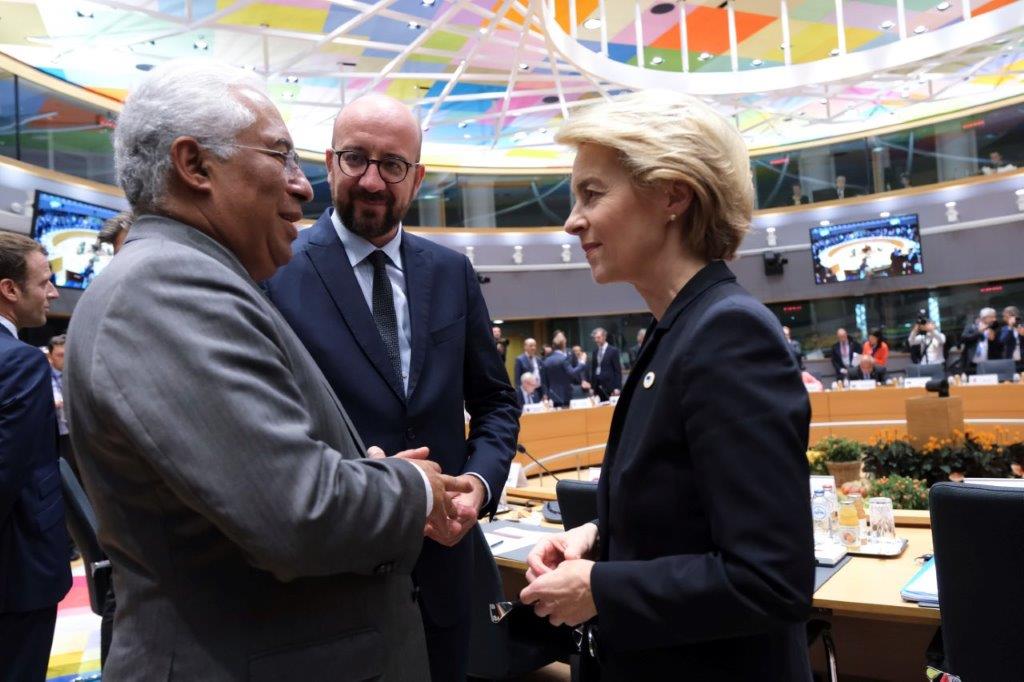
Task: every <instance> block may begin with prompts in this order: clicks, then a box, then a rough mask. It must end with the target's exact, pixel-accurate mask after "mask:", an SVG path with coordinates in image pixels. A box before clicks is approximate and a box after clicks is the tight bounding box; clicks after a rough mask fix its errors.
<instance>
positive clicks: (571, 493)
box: [555, 479, 597, 530]
mask: <svg viewBox="0 0 1024 682" xmlns="http://www.w3.org/2000/svg"><path fill="white" fill-rule="evenodd" d="M555 496H556V497H558V508H559V509H560V510H561V514H562V527H563V528H565V529H566V530H572V529H573V528H576V527H577V526H582V525H583V524H584V523H587V522H588V521H593V520H594V519H596V518H597V483H596V482H592V481H572V480H568V479H566V480H562V481H559V482H558V483H557V485H555Z"/></svg>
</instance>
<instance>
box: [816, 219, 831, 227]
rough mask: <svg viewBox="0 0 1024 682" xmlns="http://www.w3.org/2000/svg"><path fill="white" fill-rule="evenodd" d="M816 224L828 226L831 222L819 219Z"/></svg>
mask: <svg viewBox="0 0 1024 682" xmlns="http://www.w3.org/2000/svg"><path fill="white" fill-rule="evenodd" d="M818 224H819V225H821V226H822V227H828V226H829V225H831V224H832V223H830V222H829V221H827V220H819V221H818Z"/></svg>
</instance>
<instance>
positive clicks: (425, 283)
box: [402, 232, 434, 397]
mask: <svg viewBox="0 0 1024 682" xmlns="http://www.w3.org/2000/svg"><path fill="white" fill-rule="evenodd" d="M402 265H403V267H404V269H405V290H406V291H407V292H408V299H409V321H410V323H411V324H412V358H411V359H410V360H409V396H410V397H411V396H412V393H413V391H415V390H416V383H417V382H418V381H419V378H420V373H421V372H422V370H423V360H424V358H425V357H426V355H427V344H428V343H429V341H430V327H429V325H430V294H431V290H432V289H433V285H434V258H433V255H432V254H431V253H430V252H429V251H426V250H425V249H424V248H423V247H422V246H421V245H420V244H418V243H417V238H416V237H414V236H413V235H410V234H409V233H408V232H405V233H403V234H402Z"/></svg>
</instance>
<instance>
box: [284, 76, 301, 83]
mask: <svg viewBox="0 0 1024 682" xmlns="http://www.w3.org/2000/svg"><path fill="white" fill-rule="evenodd" d="M284 82H285V83H298V82H299V77H298V76H285V79H284Z"/></svg>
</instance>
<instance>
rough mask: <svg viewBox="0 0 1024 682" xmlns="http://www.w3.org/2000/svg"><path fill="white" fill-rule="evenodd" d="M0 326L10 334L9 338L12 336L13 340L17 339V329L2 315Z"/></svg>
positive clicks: (0, 316)
mask: <svg viewBox="0 0 1024 682" xmlns="http://www.w3.org/2000/svg"><path fill="white" fill-rule="evenodd" d="M0 325H2V326H3V327H4V329H6V330H7V331H9V332H11V336H13V337H14V338H18V328H17V327H16V326H14V323H13V322H11V321H10V320H8V319H7V318H6V317H4V316H3V315H0Z"/></svg>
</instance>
